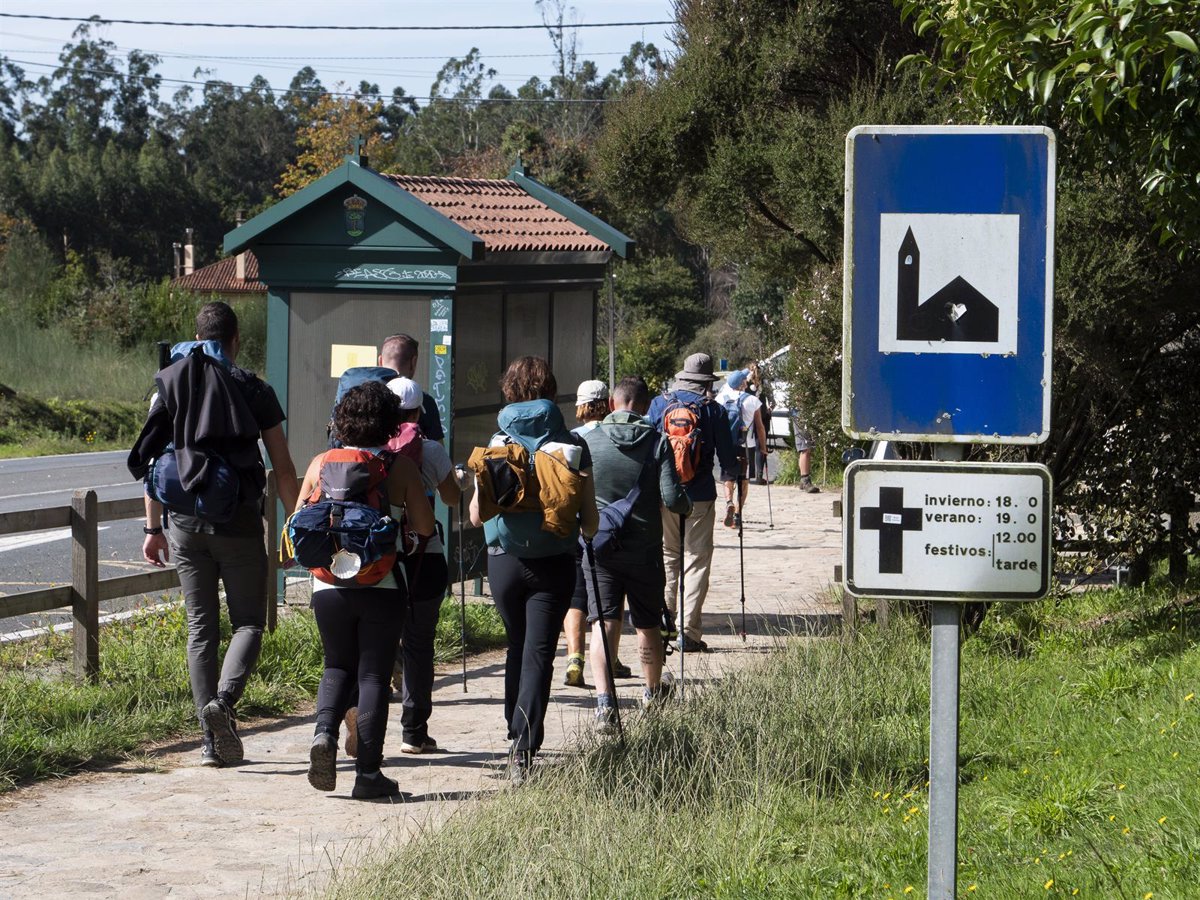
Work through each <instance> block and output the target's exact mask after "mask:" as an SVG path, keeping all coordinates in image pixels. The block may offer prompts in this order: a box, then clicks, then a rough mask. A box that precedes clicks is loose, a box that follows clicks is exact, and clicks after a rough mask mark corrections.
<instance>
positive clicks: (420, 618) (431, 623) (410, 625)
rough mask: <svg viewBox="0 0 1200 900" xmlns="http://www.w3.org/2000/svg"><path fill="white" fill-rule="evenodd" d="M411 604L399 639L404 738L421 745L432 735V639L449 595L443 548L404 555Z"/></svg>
mask: <svg viewBox="0 0 1200 900" xmlns="http://www.w3.org/2000/svg"><path fill="white" fill-rule="evenodd" d="M404 568H405V570H406V572H407V574H408V583H409V604H408V616H407V621H406V622H405V625H404V637H403V639H402V640H401V642H400V659H401V660H403V662H404V711H403V712H402V713H401V714H400V724H401V725H403V726H404V742H405V743H406V744H412V745H413V746H416V747H419V746H421V745H422V744H423V743H425V741H426V740H428V738H429V716H430V713H432V712H433V639H434V634H435V632H436V631H437V623H438V615H439V613H440V612H441V609H442V600H444V599H445V597H446V577H447V571H446V557H444V556H442V554H441V552H440V551H437V552H433V553H424V554H420V555H416V556H406V557H405V558H404Z"/></svg>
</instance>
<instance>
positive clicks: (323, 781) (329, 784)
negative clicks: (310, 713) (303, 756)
mask: <svg viewBox="0 0 1200 900" xmlns="http://www.w3.org/2000/svg"><path fill="white" fill-rule="evenodd" d="M308 783H309V784H311V785H312V786H313V787H315V788H316V789H317V790H318V791H332V790H333V789H334V788H335V787H337V738H335V737H334V736H333V735H332V734H330V733H329V732H327V731H318V732H317V733H316V734H315V735H313V739H312V746H310V747H309V748H308Z"/></svg>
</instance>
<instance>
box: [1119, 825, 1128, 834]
mask: <svg viewBox="0 0 1200 900" xmlns="http://www.w3.org/2000/svg"><path fill="white" fill-rule="evenodd" d="M1121 834H1129V826H1128V825H1126V826H1125V828H1124V829H1123V830H1122V831H1121Z"/></svg>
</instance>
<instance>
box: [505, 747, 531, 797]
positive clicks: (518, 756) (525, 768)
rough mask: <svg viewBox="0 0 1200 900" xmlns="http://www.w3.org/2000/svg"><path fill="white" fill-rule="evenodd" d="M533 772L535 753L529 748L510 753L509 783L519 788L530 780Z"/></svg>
mask: <svg viewBox="0 0 1200 900" xmlns="http://www.w3.org/2000/svg"><path fill="white" fill-rule="evenodd" d="M532 774H533V754H532V753H530V752H529V751H528V750H514V751H511V752H510V753H509V755H508V780H509V783H510V784H511V785H512V786H513V787H515V788H519V787H520V786H521V785H523V784H525V783H526V782H528V781H529V778H530V776H531V775H532Z"/></svg>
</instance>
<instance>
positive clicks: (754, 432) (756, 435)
mask: <svg viewBox="0 0 1200 900" xmlns="http://www.w3.org/2000/svg"><path fill="white" fill-rule="evenodd" d="M749 375H750V370H749V369H738V370H737V371H736V372H731V373H730V374H729V378H728V379H726V381H725V386H724V387H722V388H721V390H720V391H718V392H717V402H718V403H720V404H721V406H723V407H724V408H725V416H726V418H727V419H728V420H729V437H730V439H731V440H732V441H733V446H734V452H735V453H736V454H737V461H738V483H737V488H738V492H737V502H736V503H735V502H734V499H733V484H732V483H731V482H726V484H725V527H726V528H739V527H741V524H742V509H743V508H744V507H745V505H746V494H747V493H748V492H749V490H750V480H749V479H750V463H751V462H752V461H753V459H754V454H755V452H756V451H757V450H758V449H759V448H762V451H763V452H764V453H769V452H770V448H769V447H768V446H767V431H766V428H764V427H763V420H762V409H763V404H762V401H761V400H759V399H758V398H757V397H755V396H754V395H753V394H751V393H750V392H749V391H747V390H746V380H747V378H748V377H749Z"/></svg>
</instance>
